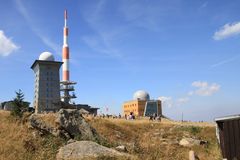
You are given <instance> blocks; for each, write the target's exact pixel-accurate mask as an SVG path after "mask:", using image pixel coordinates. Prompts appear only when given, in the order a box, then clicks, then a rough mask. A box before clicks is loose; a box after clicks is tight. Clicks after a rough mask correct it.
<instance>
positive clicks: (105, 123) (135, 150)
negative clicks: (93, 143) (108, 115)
mask: <svg viewBox="0 0 240 160" xmlns="http://www.w3.org/2000/svg"><path fill="white" fill-rule="evenodd" d="M89 122H90V124H91V125H92V126H93V127H94V128H96V129H97V131H98V132H99V133H100V134H101V135H103V136H104V137H106V138H107V140H108V141H110V142H111V143H112V144H115V145H119V144H122V145H125V146H126V147H127V149H128V151H129V152H130V153H131V154H134V155H136V156H137V157H138V158H139V159H146V160H148V159H149V160H154V159H163V160H186V159H188V152H189V150H190V148H186V147H182V146H180V145H178V142H179V141H180V140H181V139H182V138H183V137H191V138H196V139H201V140H206V141H208V142H209V143H208V144H207V145H201V146H193V147H192V148H191V149H192V150H194V151H195V153H196V154H197V155H198V157H199V159H200V160H220V159H221V155H220V150H219V147H218V145H217V142H216V136H215V127H214V125H213V124H209V123H187V122H184V123H180V122H171V121H168V120H163V122H161V123H159V122H150V121H148V120H137V121H127V120H123V119H122V120H119V119H90V120H89Z"/></svg>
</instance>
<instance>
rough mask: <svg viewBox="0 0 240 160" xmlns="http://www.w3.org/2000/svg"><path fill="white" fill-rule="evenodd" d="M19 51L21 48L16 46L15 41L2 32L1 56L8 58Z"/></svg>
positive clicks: (0, 41) (0, 32)
mask: <svg viewBox="0 0 240 160" xmlns="http://www.w3.org/2000/svg"><path fill="white" fill-rule="evenodd" d="M18 49H19V46H17V45H16V44H14V43H13V41H12V40H11V39H10V38H8V37H6V35H5V34H4V32H3V31H2V30H0V55H1V56H8V55H9V54H11V53H13V52H14V51H16V50H18Z"/></svg>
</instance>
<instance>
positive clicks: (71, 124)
mask: <svg viewBox="0 0 240 160" xmlns="http://www.w3.org/2000/svg"><path fill="white" fill-rule="evenodd" d="M41 116H42V115H38V114H32V115H31V116H30V118H29V120H30V126H31V127H33V128H35V129H37V130H38V131H39V132H40V133H41V134H52V135H54V136H60V137H62V138H65V139H77V140H96V139H98V138H99V135H98V134H97V132H96V130H95V129H94V128H92V127H91V126H90V125H89V124H88V123H87V122H86V121H85V119H84V118H83V116H82V114H81V111H79V110H77V109H61V110H60V111H59V112H58V113H56V116H55V117H54V118H55V122H54V123H55V124H54V125H50V123H49V122H48V121H44V120H43V119H42V118H41Z"/></svg>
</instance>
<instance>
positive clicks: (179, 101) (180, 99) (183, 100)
mask: <svg viewBox="0 0 240 160" xmlns="http://www.w3.org/2000/svg"><path fill="white" fill-rule="evenodd" d="M189 100H190V99H189V97H183V98H178V99H177V105H178V106H180V105H183V104H186V103H187V102H188V101H189Z"/></svg>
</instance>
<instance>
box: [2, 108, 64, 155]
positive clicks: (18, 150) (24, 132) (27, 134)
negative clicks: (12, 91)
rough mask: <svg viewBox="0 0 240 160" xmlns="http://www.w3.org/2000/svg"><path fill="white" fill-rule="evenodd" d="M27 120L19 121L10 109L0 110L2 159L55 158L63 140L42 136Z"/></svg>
mask: <svg viewBox="0 0 240 160" xmlns="http://www.w3.org/2000/svg"><path fill="white" fill-rule="evenodd" d="M25 116H26V117H25V120H23V121H21V122H20V121H18V120H16V119H14V118H13V117H11V116H10V113H9V112H8V111H0V117H1V118H0V159H1V160H28V159H29V160H30V159H34V160H46V159H49V160H51V159H52V160H53V159H55V155H56V153H57V150H58V148H59V146H61V145H62V144H63V140H61V139H58V138H55V137H52V136H46V137H40V136H39V135H37V134H34V132H33V130H31V129H29V128H28V124H27V115H25Z"/></svg>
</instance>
